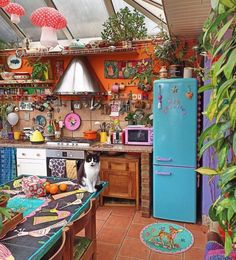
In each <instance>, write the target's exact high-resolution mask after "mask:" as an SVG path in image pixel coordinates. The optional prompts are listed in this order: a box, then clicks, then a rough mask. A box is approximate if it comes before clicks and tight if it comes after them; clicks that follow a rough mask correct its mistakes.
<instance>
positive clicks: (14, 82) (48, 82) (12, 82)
mask: <svg viewBox="0 0 236 260" xmlns="http://www.w3.org/2000/svg"><path fill="white" fill-rule="evenodd" d="M54 83H55V81H54V80H46V81H40V80H30V79H29V80H15V79H12V80H0V86H3V85H25V84H40V85H52V84H54Z"/></svg>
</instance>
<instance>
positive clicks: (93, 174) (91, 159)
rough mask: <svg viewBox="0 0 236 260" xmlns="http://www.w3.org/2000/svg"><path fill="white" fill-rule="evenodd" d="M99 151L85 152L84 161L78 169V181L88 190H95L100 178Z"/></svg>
mask: <svg viewBox="0 0 236 260" xmlns="http://www.w3.org/2000/svg"><path fill="white" fill-rule="evenodd" d="M99 156H100V153H89V152H87V153H86V158H85V160H84V162H83V163H82V164H81V165H80V168H79V170H78V175H77V178H78V181H79V183H80V185H81V186H82V187H84V188H86V189H87V191H88V192H96V190H97V189H96V188H95V186H96V185H99V183H100V178H99V172H100V160H99Z"/></svg>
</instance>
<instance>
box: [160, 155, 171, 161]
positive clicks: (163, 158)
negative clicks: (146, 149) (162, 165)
mask: <svg viewBox="0 0 236 260" xmlns="http://www.w3.org/2000/svg"><path fill="white" fill-rule="evenodd" d="M157 161H158V162H171V161H172V158H165V157H160V156H157Z"/></svg>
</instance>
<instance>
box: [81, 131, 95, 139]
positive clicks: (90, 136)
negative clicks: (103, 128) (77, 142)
mask: <svg viewBox="0 0 236 260" xmlns="http://www.w3.org/2000/svg"><path fill="white" fill-rule="evenodd" d="M84 138H85V139H87V140H96V139H97V131H84Z"/></svg>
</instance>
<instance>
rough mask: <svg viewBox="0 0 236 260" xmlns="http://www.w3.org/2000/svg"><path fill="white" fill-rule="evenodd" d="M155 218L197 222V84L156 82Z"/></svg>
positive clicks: (154, 120)
mask: <svg viewBox="0 0 236 260" xmlns="http://www.w3.org/2000/svg"><path fill="white" fill-rule="evenodd" d="M153 116H154V117H153V129H154V136H153V138H154V139H153V216H154V217H157V218H162V219H168V220H175V221H183V222H192V223H195V222H196V197H197V196H196V195H197V194H196V193H197V187H196V185H197V184H196V172H195V169H196V159H197V158H196V157H197V148H196V145H197V81H196V79H194V78H184V79H183V78H181V79H164V80H156V81H155V82H154V93H153Z"/></svg>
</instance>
